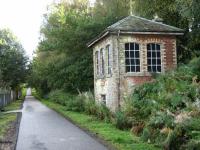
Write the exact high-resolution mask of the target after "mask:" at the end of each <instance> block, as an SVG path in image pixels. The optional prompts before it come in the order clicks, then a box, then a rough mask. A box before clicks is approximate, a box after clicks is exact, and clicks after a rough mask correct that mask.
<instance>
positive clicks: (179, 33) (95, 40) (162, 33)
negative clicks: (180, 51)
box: [87, 30, 184, 48]
mask: <svg viewBox="0 0 200 150" xmlns="http://www.w3.org/2000/svg"><path fill="white" fill-rule="evenodd" d="M108 34H143V35H150V34H151V35H175V36H178V35H184V33H183V32H181V31H180V32H156V31H155V32H142V31H120V30H119V31H105V32H103V33H102V34H101V35H100V36H98V37H97V38H95V39H94V40H92V42H89V43H88V44H87V46H88V47H89V48H90V47H92V46H93V45H94V44H95V43H97V42H98V41H100V40H101V39H103V38H104V37H106V36H107V35H108Z"/></svg>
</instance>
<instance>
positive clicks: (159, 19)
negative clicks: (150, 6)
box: [152, 14, 163, 23]
mask: <svg viewBox="0 0 200 150" xmlns="http://www.w3.org/2000/svg"><path fill="white" fill-rule="evenodd" d="M152 21H155V22H159V23H163V19H162V18H160V17H158V15H157V14H156V15H155V16H154V19H152Z"/></svg>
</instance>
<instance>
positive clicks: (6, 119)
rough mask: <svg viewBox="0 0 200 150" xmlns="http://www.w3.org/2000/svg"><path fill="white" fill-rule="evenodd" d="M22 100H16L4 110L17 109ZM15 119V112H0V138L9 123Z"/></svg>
mask: <svg viewBox="0 0 200 150" xmlns="http://www.w3.org/2000/svg"><path fill="white" fill-rule="evenodd" d="M22 102H23V101H22V100H16V101H14V102H12V103H11V104H9V105H8V106H6V107H5V108H4V110H5V111H11V110H17V109H19V108H20V106H21V104H22ZM16 119H17V114H16V113H11V114H3V113H1V112H0V139H2V138H3V137H4V136H5V134H6V131H7V130H8V128H9V126H10V124H11V123H12V122H13V121H15V120H16Z"/></svg>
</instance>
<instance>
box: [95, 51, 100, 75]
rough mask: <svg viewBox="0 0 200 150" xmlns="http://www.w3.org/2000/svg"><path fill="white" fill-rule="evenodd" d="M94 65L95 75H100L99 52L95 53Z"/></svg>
mask: <svg viewBox="0 0 200 150" xmlns="http://www.w3.org/2000/svg"><path fill="white" fill-rule="evenodd" d="M95 63H96V75H99V73H100V70H99V69H100V64H99V51H96V52H95Z"/></svg>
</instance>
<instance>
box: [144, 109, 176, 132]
mask: <svg viewBox="0 0 200 150" xmlns="http://www.w3.org/2000/svg"><path fill="white" fill-rule="evenodd" d="M148 125H149V126H151V127H152V128H159V129H162V128H164V127H169V128H173V127H174V125H175V124H174V117H173V116H171V115H168V114H167V113H166V112H157V113H156V114H155V115H153V116H152V117H151V118H150V120H149V123H148Z"/></svg>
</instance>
